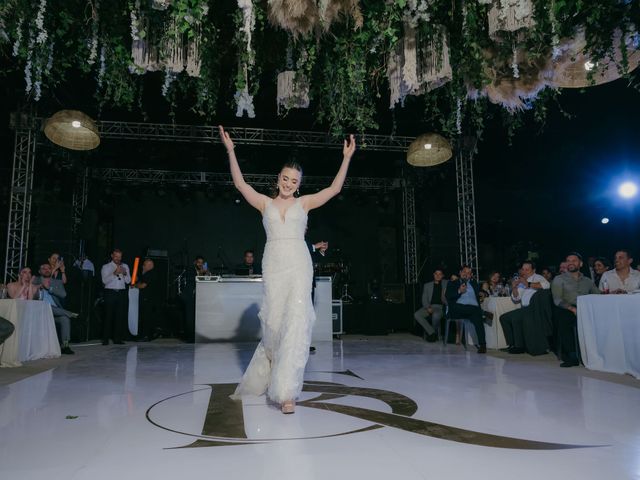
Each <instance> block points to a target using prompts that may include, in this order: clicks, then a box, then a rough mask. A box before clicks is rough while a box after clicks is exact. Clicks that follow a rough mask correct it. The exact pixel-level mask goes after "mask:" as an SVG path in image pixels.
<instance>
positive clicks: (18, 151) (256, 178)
mask: <svg viewBox="0 0 640 480" xmlns="http://www.w3.org/2000/svg"><path fill="white" fill-rule="evenodd" d="M42 122H43V119H42V118H37V117H34V116H30V115H28V114H24V113H17V114H12V121H11V127H12V128H13V129H14V130H15V147H14V159H13V160H14V161H13V177H12V182H11V202H10V208H9V221H8V226H7V250H6V262H5V274H4V278H5V282H6V281H11V280H15V279H17V277H18V274H19V269H20V267H21V266H22V265H24V264H25V263H26V262H27V257H28V245H29V223H30V217H31V200H32V193H33V192H32V190H33V178H34V162H35V152H36V144H37V141H39V140H41V139H42V136H41V133H40V130H41V128H40V126H41V125H42ZM98 128H99V131H100V137H101V138H102V139H122V140H148V141H167V142H190V143H219V142H220V139H219V136H218V131H217V127H214V126H193V125H171V124H156V123H136V122H110V121H103V122H98ZM227 131H228V132H229V133H230V135H231V136H232V137H233V139H234V141H235V142H236V143H237V144H245V145H270V146H299V147H304V148H331V149H340V148H342V141H341V139H336V138H335V137H332V136H331V135H328V134H326V133H322V132H308V131H294V130H273V129H260V128H241V127H229V128H227ZM413 140H414V139H413V138H412V137H389V136H384V135H360V136H358V142H359V144H360V146H361V147H362V148H366V149H367V150H369V151H386V152H405V151H406V150H407V148H408V147H409V145H410V144H411V142H412V141H413ZM90 177H91V178H95V179H102V180H104V181H107V182H125V181H128V182H139V183H179V184H185V183H186V184H200V185H205V184H206V185H216V184H217V185H231V184H232V182H231V178H230V176H229V175H228V174H220V173H211V172H173V171H162V170H127V169H94V170H92V171H91V173H89V172H88V171H87V170H85V171H84V173H83V174H82V175H80V176H79V177H78V179H77V182H76V186H75V189H74V194H73V200H72V201H73V215H74V218H73V229H74V232H73V233H74V238H75V239H76V240H77V241H78V242H79V253H80V254H82V253H83V252H82V250H83V243H82V241H81V239H80V238H79V237H80V232H79V227H80V225H81V221H82V213H83V211H84V207H85V206H86V202H87V196H88V180H89V178H90ZM245 178H246V180H247V181H248V182H250V183H252V184H253V185H256V186H271V185H273V182H274V176H273V175H251V174H250V175H245ZM332 180H333V178H332V177H310V176H307V177H305V185H307V186H309V187H311V188H314V187H315V188H322V187H325V186H326V185H329V184H331V182H332ZM344 188H346V189H357V190H365V191H375V190H391V189H403V203H402V207H403V220H405V224H404V232H403V233H404V235H405V242H404V246H405V279H406V281H407V282H409V283H413V282H415V281H416V273H415V265H416V259H417V251H416V241H415V204H414V195H413V188H412V187H410V186H409V185H407V184H406V183H404V182H403V181H402V180H400V179H389V178H356V177H350V178H347V180H346V182H345V185H344ZM408 189H409V190H410V193H408V194H407V193H406V192H405V190H408ZM407 221H409V222H410V223H406V222H407Z"/></svg>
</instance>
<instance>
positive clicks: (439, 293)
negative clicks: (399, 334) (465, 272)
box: [413, 268, 448, 342]
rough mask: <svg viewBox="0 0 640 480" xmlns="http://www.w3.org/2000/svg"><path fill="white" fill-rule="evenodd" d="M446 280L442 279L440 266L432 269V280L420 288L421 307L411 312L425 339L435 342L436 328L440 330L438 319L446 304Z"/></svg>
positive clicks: (441, 315)
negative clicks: (422, 330)
mask: <svg viewBox="0 0 640 480" xmlns="http://www.w3.org/2000/svg"><path fill="white" fill-rule="evenodd" d="M447 283H448V282H447V280H445V279H444V272H443V271H442V269H441V268H436V269H435V270H434V271H433V281H432V282H427V283H425V284H424V289H423V290H422V308H421V309H420V310H418V311H417V312H415V313H414V314H413V318H415V319H416V322H418V323H419V324H420V325H421V326H422V328H423V329H424V331H425V334H426V336H427V337H426V339H427V341H429V342H435V341H436V340H437V339H438V335H437V333H436V330H440V320H441V319H442V317H443V315H444V311H443V310H444V306H445V305H446V299H445V296H444V294H445V292H446V290H447Z"/></svg>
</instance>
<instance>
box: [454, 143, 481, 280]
mask: <svg viewBox="0 0 640 480" xmlns="http://www.w3.org/2000/svg"><path fill="white" fill-rule="evenodd" d="M456 186H457V192H458V197H457V198H458V235H459V240H460V264H461V265H469V266H470V267H471V269H472V270H473V272H474V273H475V274H476V275H477V274H478V271H479V268H480V266H479V265H478V239H477V234H476V207H475V196H474V188H473V148H460V149H458V153H457V154H456Z"/></svg>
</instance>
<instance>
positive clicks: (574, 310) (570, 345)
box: [551, 252, 600, 367]
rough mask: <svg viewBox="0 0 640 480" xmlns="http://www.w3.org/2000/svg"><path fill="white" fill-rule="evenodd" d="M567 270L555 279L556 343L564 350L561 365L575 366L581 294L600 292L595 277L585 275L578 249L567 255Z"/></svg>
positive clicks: (553, 287)
mask: <svg viewBox="0 0 640 480" xmlns="http://www.w3.org/2000/svg"><path fill="white" fill-rule="evenodd" d="M565 263H566V264H567V271H566V272H565V273H563V274H562V275H558V276H557V277H556V278H554V279H553V283H552V284H551V293H552V295H553V303H554V304H555V305H556V308H555V310H554V318H555V319H556V321H557V324H558V338H557V340H556V345H558V346H559V348H560V350H561V360H562V364H561V365H560V366H561V367H574V366H576V365H578V364H579V362H578V352H577V351H576V347H575V334H574V328H576V326H577V314H578V307H577V305H578V297H579V296H580V295H588V294H590V293H600V290H598V288H597V287H596V286H595V285H594V283H593V280H591V279H590V278H588V277H585V276H584V275H583V274H582V273H581V272H580V269H581V268H582V257H581V256H580V254H578V253H575V252H573V253H570V254H569V255H567V260H566V262H565Z"/></svg>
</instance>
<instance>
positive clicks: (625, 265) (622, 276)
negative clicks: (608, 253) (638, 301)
mask: <svg viewBox="0 0 640 480" xmlns="http://www.w3.org/2000/svg"><path fill="white" fill-rule="evenodd" d="M632 264H633V257H631V255H630V254H629V252H628V251H627V250H618V251H617V252H616V256H615V260H614V264H613V266H614V269H613V270H609V271H607V272H604V273H603V274H602V278H600V284H599V285H598V287H599V288H600V291H601V292H605V293H609V292H611V293H629V292H633V291H634V290H640V272H639V271H637V270H634V269H633V268H631V265H632Z"/></svg>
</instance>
